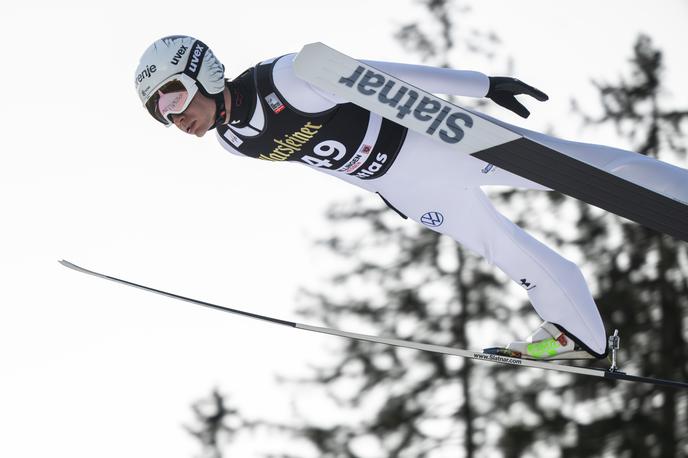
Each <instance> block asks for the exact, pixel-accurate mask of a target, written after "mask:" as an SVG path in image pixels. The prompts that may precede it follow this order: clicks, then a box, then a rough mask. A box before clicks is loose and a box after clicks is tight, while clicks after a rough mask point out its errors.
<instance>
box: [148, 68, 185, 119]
mask: <svg viewBox="0 0 688 458" xmlns="http://www.w3.org/2000/svg"><path fill="white" fill-rule="evenodd" d="M196 92H197V88H196V85H195V84H193V83H191V87H190V88H188V87H187V85H186V84H184V83H183V82H182V81H180V80H178V79H174V80H171V81H168V82H167V83H165V84H163V85H162V86H161V87H160V88H159V89H158V90H157V91H156V93H155V94H153V95H152V96H151V98H150V99H148V101H147V102H146V109H147V110H148V112H149V113H150V115H151V116H153V117H154V118H155V119H156V120H157V121H159V122H161V123H163V124H165V125H170V124H172V120H171V119H170V118H169V116H170V115H173V114H179V113H182V112H183V111H184V110H186V109H187V108H188V106H189V104H190V103H191V100H193V97H194V95H196Z"/></svg>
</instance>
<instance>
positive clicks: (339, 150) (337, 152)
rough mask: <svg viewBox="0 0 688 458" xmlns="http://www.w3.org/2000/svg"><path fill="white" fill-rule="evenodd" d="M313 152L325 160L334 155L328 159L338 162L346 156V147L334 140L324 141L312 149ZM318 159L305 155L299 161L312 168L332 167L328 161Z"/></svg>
mask: <svg viewBox="0 0 688 458" xmlns="http://www.w3.org/2000/svg"><path fill="white" fill-rule="evenodd" d="M313 152H314V153H315V154H317V155H318V156H320V157H326V158H330V156H332V155H333V154H334V157H332V158H330V159H332V160H334V161H338V160H340V159H341V158H343V157H344V155H345V154H346V147H345V146H344V145H343V144H342V143H340V142H338V141H336V140H325V141H323V142H320V143H318V144H317V145H315V147H313ZM320 157H313V156H308V155H306V156H303V157H302V158H301V160H303V162H305V163H306V164H308V165H312V166H314V167H326V168H330V167H332V162H330V160H329V159H320Z"/></svg>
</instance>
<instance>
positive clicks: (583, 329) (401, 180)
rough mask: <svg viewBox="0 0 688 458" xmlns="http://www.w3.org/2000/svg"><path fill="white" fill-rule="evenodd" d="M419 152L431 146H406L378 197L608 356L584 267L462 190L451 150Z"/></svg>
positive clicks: (472, 190) (476, 193) (475, 192)
mask: <svg viewBox="0 0 688 458" xmlns="http://www.w3.org/2000/svg"><path fill="white" fill-rule="evenodd" d="M433 144H434V143H433ZM419 146H431V145H429V144H426V143H425V142H424V141H418V142H416V141H415V140H413V139H412V140H411V141H410V142H409V141H407V143H406V144H405V146H404V149H403V150H402V152H401V153H400V155H399V157H398V158H397V161H396V162H395V164H394V166H393V167H392V168H391V169H390V171H389V172H387V174H386V175H385V176H383V177H382V178H380V179H379V180H375V181H377V182H378V183H377V184H378V188H377V190H378V191H379V192H380V193H381V194H382V195H383V196H384V197H385V198H386V199H387V200H389V201H390V202H391V204H392V205H394V206H395V207H396V208H397V209H399V210H400V211H401V212H402V213H404V214H406V215H407V216H408V217H409V218H411V219H414V220H416V221H418V222H421V223H423V224H425V225H428V226H430V227H431V228H432V229H433V230H436V231H439V232H441V233H444V234H447V235H449V236H450V237H452V238H453V239H455V240H456V241H457V242H459V243H461V244H462V245H464V246H465V247H467V248H469V249H470V250H472V251H474V252H476V253H478V254H480V255H482V256H484V257H485V258H487V260H488V261H490V262H492V263H494V264H495V265H496V266H498V267H499V268H500V269H502V270H503V271H504V272H505V273H506V274H507V275H508V276H509V277H511V278H512V279H513V280H514V281H516V282H517V283H518V284H521V285H522V286H523V287H524V288H526V289H527V293H528V296H529V298H530V300H531V302H532V303H533V305H534V307H535V310H536V311H537V313H538V314H539V315H540V316H541V317H542V318H543V319H544V320H546V321H550V322H553V323H556V324H558V325H561V326H563V327H564V328H565V329H566V330H567V331H568V332H569V333H571V334H573V336H574V337H576V338H577V339H578V340H580V341H581V342H582V343H584V344H585V345H586V346H588V347H589V348H590V349H591V350H593V351H594V352H596V353H598V354H601V353H604V352H605V348H606V338H605V330H604V326H603V324H602V319H601V317H600V315H599V312H598V311H597V306H596V305H595V302H594V301H593V299H592V296H591V294H590V291H589V289H588V287H587V285H586V283H585V280H584V278H583V275H582V274H581V272H580V270H579V269H578V267H576V265H575V264H573V263H571V262H569V261H567V260H566V259H564V258H563V257H561V256H560V255H558V254H557V253H555V252H554V251H552V250H551V249H549V248H548V247H546V246H545V245H543V244H542V243H540V242H538V241H537V240H535V239H534V238H533V237H531V236H530V235H529V234H527V233H526V232H525V231H523V230H522V229H521V228H519V227H518V226H516V225H515V224H513V223H512V222H511V221H509V220H507V219H506V218H505V217H503V216H502V215H501V214H499V213H498V212H497V211H496V210H495V208H494V207H493V206H492V204H491V203H490V201H489V199H488V198H487V197H486V196H485V194H484V193H483V192H482V191H481V190H480V188H479V187H477V186H462V184H463V182H462V180H464V178H465V177H466V171H465V170H458V169H457V168H456V167H454V165H456V164H455V161H454V160H452V159H449V158H452V157H455V155H451V154H449V155H447V153H448V151H447V150H446V149H440V150H437V149H436V150H430V149H428V150H425V151H423V150H415V151H414V150H412V149H410V148H411V147H419ZM449 153H451V152H450V151H449ZM470 163H471V162H470V161H469V164H470ZM472 173H475V172H472ZM477 173H480V172H479V171H478V172H477ZM433 212H436V213H437V214H441V215H442V217H441V218H440V217H438V216H437V215H436V214H433ZM424 215H425V217H424ZM433 217H434V218H433ZM440 220H441V223H439V221H440ZM433 222H434V224H437V223H439V224H437V225H436V226H432V224H433Z"/></svg>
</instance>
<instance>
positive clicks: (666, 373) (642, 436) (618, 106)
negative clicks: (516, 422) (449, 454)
mask: <svg viewBox="0 0 688 458" xmlns="http://www.w3.org/2000/svg"><path fill="white" fill-rule="evenodd" d="M662 78H663V62H662V53H661V51H659V50H658V49H656V48H655V47H654V46H653V44H652V41H651V40H650V38H649V37H647V36H640V37H639V38H638V40H637V41H636V43H635V45H634V48H633V56H632V58H631V59H630V74H629V75H628V76H626V77H623V78H622V79H621V80H620V81H618V82H617V83H601V82H597V83H595V85H596V87H597V88H598V90H599V93H600V100H601V105H602V114H601V115H600V116H598V117H591V116H585V120H586V122H587V123H588V124H590V125H591V126H592V125H607V124H610V125H613V126H614V127H615V128H616V129H617V131H618V133H619V134H620V136H621V137H623V138H625V139H627V140H628V143H629V144H630V145H631V148H633V149H634V150H635V151H637V152H639V153H641V154H645V155H648V156H652V157H656V158H659V159H663V160H666V161H668V162H673V163H675V164H677V165H683V166H685V154H686V148H685V133H684V131H683V130H682V128H683V129H685V128H686V127H687V124H688V123H687V122H686V121H688V110H686V108H687V107H680V108H679V109H677V108H674V107H671V106H672V105H673V103H672V101H671V99H670V98H669V97H667V95H668V92H667V91H666V89H665V88H664V87H663V86H662ZM686 186H688V183H686ZM578 228H579V234H578V236H577V237H576V239H575V240H572V242H574V243H575V244H576V245H578V246H579V247H580V249H581V250H582V252H583V253H584V254H585V257H586V259H587V260H588V262H589V265H588V266H587V267H588V269H589V271H590V272H592V273H593V275H594V277H595V279H596V284H597V295H596V296H597V297H596V298H597V302H598V304H599V306H600V309H601V312H602V314H603V316H604V318H605V319H606V322H607V324H608V326H609V329H614V328H618V329H619V330H620V332H621V335H622V336H625V339H624V340H622V350H623V351H622V354H621V356H622V361H625V366H626V367H625V368H626V369H628V370H629V371H633V372H638V373H642V374H644V375H651V376H656V377H663V378H674V379H678V380H688V358H687V356H688V255H687V246H686V245H687V244H686V243H685V242H681V241H677V240H675V239H673V238H671V237H669V236H665V235H662V234H660V233H657V232H655V231H652V230H650V229H647V228H645V227H643V226H640V225H637V224H634V223H630V222H628V221H626V220H622V219H621V218H618V217H615V216H613V215H605V214H603V213H601V212H599V211H597V210H596V209H592V208H590V207H588V206H585V205H580V220H579V222H578ZM558 396H561V398H562V399H565V398H566V397H568V396H574V399H575V402H577V403H584V404H589V405H591V406H594V407H595V408H594V409H591V410H590V412H589V413H588V414H587V415H586V416H587V417H588V420H587V421H586V422H585V423H582V422H579V423H578V424H577V425H576V428H575V436H576V437H577V441H576V444H572V445H571V446H569V447H564V448H563V452H564V456H567V457H584V456H585V457H587V456H602V454H603V452H607V453H608V454H609V453H611V454H612V455H613V456H629V457H630V456H633V457H635V456H637V457H683V456H688V424H687V417H688V393H685V392H681V391H675V390H666V389H659V388H653V387H650V386H643V385H634V384H620V385H618V386H615V387H613V388H610V387H606V386H601V385H597V384H594V383H585V384H581V383H578V384H577V386H576V388H574V389H569V388H567V389H562V390H559V392H558ZM566 418H567V416H562V420H564V419H566ZM582 444H589V445H587V446H586V445H583V446H581V445H582Z"/></svg>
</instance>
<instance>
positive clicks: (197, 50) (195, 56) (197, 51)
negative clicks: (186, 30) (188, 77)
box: [189, 41, 205, 73]
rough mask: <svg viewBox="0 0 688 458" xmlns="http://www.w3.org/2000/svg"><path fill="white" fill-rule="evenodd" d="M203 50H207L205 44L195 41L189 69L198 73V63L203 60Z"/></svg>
mask: <svg viewBox="0 0 688 458" xmlns="http://www.w3.org/2000/svg"><path fill="white" fill-rule="evenodd" d="M203 51H205V47H204V46H203V44H201V43H199V42H198V41H197V42H196V43H194V48H193V51H192V55H191V62H189V70H190V71H191V72H193V73H196V72H197V71H198V64H199V63H200V61H201V56H202V55H203Z"/></svg>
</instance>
